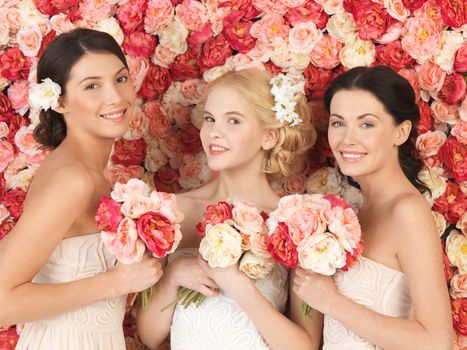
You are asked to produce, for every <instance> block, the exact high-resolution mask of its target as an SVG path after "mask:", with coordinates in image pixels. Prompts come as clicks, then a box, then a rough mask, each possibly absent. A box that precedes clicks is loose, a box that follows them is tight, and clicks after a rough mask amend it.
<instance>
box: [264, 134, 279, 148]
mask: <svg viewBox="0 0 467 350" xmlns="http://www.w3.org/2000/svg"><path fill="white" fill-rule="evenodd" d="M278 139H279V130H277V129H266V130H265V131H264V136H263V143H262V144H261V146H262V147H263V149H264V150H265V151H267V150H270V149H271V148H273V147H274V146H275V145H276V143H277V140H278Z"/></svg>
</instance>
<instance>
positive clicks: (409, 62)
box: [376, 40, 415, 71]
mask: <svg viewBox="0 0 467 350" xmlns="http://www.w3.org/2000/svg"><path fill="white" fill-rule="evenodd" d="M376 58H377V59H378V64H382V65H385V66H389V67H391V68H393V69H394V70H396V71H398V70H401V69H402V68H410V67H412V66H413V64H414V63H415V61H414V59H413V58H412V57H410V56H409V54H408V53H407V52H405V51H404V49H403V48H402V44H401V42H400V41H399V40H396V41H392V42H390V43H388V44H387V45H378V46H377V47H376Z"/></svg>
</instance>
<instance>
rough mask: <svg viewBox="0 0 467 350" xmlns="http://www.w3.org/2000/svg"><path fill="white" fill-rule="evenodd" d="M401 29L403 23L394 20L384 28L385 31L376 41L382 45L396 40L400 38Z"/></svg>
mask: <svg viewBox="0 0 467 350" xmlns="http://www.w3.org/2000/svg"><path fill="white" fill-rule="evenodd" d="M403 29H404V23H402V22H394V23H393V24H391V25H389V27H388V28H387V29H386V33H384V34H383V35H381V37H379V38H378V39H377V40H376V41H377V42H379V43H380V44H383V45H384V44H389V43H390V42H392V41H396V40H397V39H399V38H400V36H401V34H402V30H403Z"/></svg>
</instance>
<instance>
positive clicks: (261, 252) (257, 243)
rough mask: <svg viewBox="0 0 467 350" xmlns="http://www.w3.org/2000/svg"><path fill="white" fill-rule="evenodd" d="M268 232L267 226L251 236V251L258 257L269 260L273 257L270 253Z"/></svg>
mask: <svg viewBox="0 0 467 350" xmlns="http://www.w3.org/2000/svg"><path fill="white" fill-rule="evenodd" d="M268 237H269V235H268V230H267V227H266V226H265V225H263V229H262V230H261V231H260V232H259V233H257V234H254V235H250V250H251V251H252V252H253V253H254V254H255V255H257V256H261V257H263V258H268V257H270V256H271V254H269V252H268Z"/></svg>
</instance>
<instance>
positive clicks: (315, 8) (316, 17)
mask: <svg viewBox="0 0 467 350" xmlns="http://www.w3.org/2000/svg"><path fill="white" fill-rule="evenodd" d="M284 18H285V21H286V22H287V23H288V24H289V25H290V26H294V25H296V24H297V23H300V22H308V21H311V22H313V23H315V24H316V26H317V27H318V28H319V29H323V28H325V27H326V24H327V23H328V20H329V15H328V14H327V13H326V12H324V11H323V7H322V6H321V5H320V4H318V3H317V2H314V1H307V2H306V3H305V4H304V5H302V6H299V7H294V8H289V9H288V10H287V13H286V14H285V16H284Z"/></svg>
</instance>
